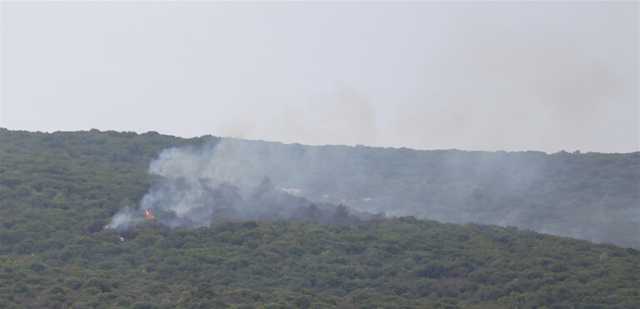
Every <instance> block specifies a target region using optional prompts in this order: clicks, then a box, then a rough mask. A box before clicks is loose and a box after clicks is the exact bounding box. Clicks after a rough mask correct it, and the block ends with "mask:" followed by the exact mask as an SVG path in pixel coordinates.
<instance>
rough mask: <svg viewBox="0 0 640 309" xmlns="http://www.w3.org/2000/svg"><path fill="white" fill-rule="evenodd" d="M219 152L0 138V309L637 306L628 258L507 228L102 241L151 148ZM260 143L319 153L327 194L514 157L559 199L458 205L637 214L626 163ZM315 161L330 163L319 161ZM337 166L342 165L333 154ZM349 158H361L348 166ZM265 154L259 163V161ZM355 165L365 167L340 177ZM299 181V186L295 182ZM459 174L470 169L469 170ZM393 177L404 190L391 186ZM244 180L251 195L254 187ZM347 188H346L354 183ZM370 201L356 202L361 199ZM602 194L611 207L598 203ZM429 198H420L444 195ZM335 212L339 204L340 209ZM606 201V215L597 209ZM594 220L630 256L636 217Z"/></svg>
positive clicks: (639, 293)
mask: <svg viewBox="0 0 640 309" xmlns="http://www.w3.org/2000/svg"><path fill="white" fill-rule="evenodd" d="M217 143H219V140H218V139H217V138H213V137H204V138H197V139H180V138H175V137H170V136H164V135H160V134H157V133H146V134H140V135H139V134H135V133H118V132H99V131H95V130H94V131H90V132H70V133H53V134H44V133H29V132H16V131H9V130H4V129H0V308H69V307H72V308H94V307H98V308H107V307H123V308H175V307H181V308H217V307H229V306H236V307H244V308H253V307H261V306H264V307H267V308H290V307H302V308H305V307H314V308H317V307H327V308H330V307H342V308H360V307H367V308H374V307H388V308H398V307H405V308H409V307H415V308H428V307H434V308H456V307H471V308H473V307H475V308H500V307H504V308H513V307H521V308H533V307H543V306H546V307H557V308H561V307H567V308H570V307H576V306H577V307H585V308H587V307H589V308H616V307H617V308H637V307H639V306H640V267H639V266H638V265H640V252H638V251H637V250H635V249H625V248H621V247H616V246H613V245H599V244H593V243H590V242H587V241H582V240H573V239H569V238H562V237H557V236H549V235H543V234H537V233H534V232H529V231H522V230H517V229H515V228H502V227H494V226H483V225H475V224H466V225H456V224H443V223H438V222H436V221H430V220H418V219H414V218H409V217H405V218H382V217H375V216H374V217H369V218H368V219H367V220H363V221H360V222H359V221H357V220H353V221H339V220H336V221H335V222H331V221H330V220H329V221H327V222H320V221H308V220H288V221H283V220H277V219H269V220H260V219H259V218H258V219H256V220H232V222H224V221H219V222H214V223H213V224H212V225H211V226H210V227H200V228H197V229H186V228H173V229H172V228H169V227H167V226H165V225H162V224H160V223H159V222H145V223H142V224H140V225H138V226H137V227H136V228H132V229H128V230H124V231H118V230H114V229H105V226H106V225H107V224H108V223H109V222H110V221H111V220H112V218H113V216H114V214H116V213H118V211H120V210H121V209H123V208H125V207H136V206H137V205H138V204H139V203H140V201H141V199H142V197H143V196H145V194H146V193H147V192H149V190H150V188H151V187H152V185H153V183H154V182H155V181H156V180H155V179H154V177H153V176H151V175H150V174H149V173H148V168H149V164H150V163H151V162H152V160H154V159H155V158H157V157H158V155H159V154H160V153H161V151H162V150H164V149H167V148H168V147H181V146H187V145H191V147H193V145H196V146H197V147H201V145H216V144H217ZM258 144H259V143H256V145H258ZM266 145H270V146H269V147H270V148H269V149H275V148H279V147H294V148H296V149H298V151H299V152H298V153H299V154H300V153H304V151H301V150H300V149H307V151H311V150H308V149H316V150H313V151H320V153H319V154H320V157H326V158H327V160H329V159H331V160H333V162H335V164H339V165H340V167H341V168H342V169H343V171H342V172H341V174H340V175H338V176H340V177H343V178H341V179H336V186H337V185H338V184H342V185H343V186H344V184H348V183H350V182H349V181H350V180H351V179H355V177H359V176H353V177H354V178H349V177H347V176H346V175H347V173H348V172H349V171H355V170H356V169H365V170H371V171H372V174H371V175H372V176H371V178H370V180H371V184H372V186H373V188H378V190H382V189H380V188H383V187H384V185H383V184H379V186H378V187H376V181H382V182H388V181H390V180H389V179H391V180H393V179H395V180H394V181H393V182H394V183H396V187H397V188H400V187H402V183H411V181H416V182H418V183H423V184H424V183H430V184H432V185H433V186H434V187H436V188H438V190H441V189H442V190H444V189H443V188H444V187H442V186H445V185H442V184H435V183H434V181H435V179H436V178H428V177H427V178H425V179H426V180H420V179H419V177H418V175H419V173H420V169H419V167H421V166H422V168H425V169H427V168H431V169H432V171H438V170H439V167H438V166H439V165H438V162H445V161H446V162H455V165H456V166H458V165H457V164H458V161H457V160H463V161H464V160H467V159H469V160H471V161H470V162H476V161H477V160H480V159H478V158H476V159H473V156H474V155H479V156H480V157H483V158H484V157H486V156H491V155H495V156H496V158H498V159H492V160H490V161H492V162H493V161H494V160H495V163H498V162H502V163H504V164H505V166H507V167H505V170H504V171H503V172H502V173H501V174H499V175H501V176H500V177H505V179H509V180H511V178H509V177H511V176H509V175H511V172H512V171H513V169H512V168H510V167H508V166H511V165H510V164H515V163H513V162H514V161H513V160H515V159H513V158H512V157H511V156H516V157H517V156H518V155H521V156H523V157H526V156H532V157H534V158H536V160H539V161H541V163H540V166H544V169H543V170H545V171H547V170H548V171H549V173H551V171H552V170H554V171H557V174H558V175H557V176H556V177H557V178H552V179H554V181H558V182H556V183H555V184H556V185H557V186H559V187H560V188H559V189H552V185H551V184H553V183H550V184H541V185H543V186H544V187H545V188H547V190H549V191H544V190H543V191H540V192H538V193H535V194H534V193H528V194H530V195H524V197H522V198H523V199H524V198H527V199H529V198H533V197H536V196H542V195H544V193H546V194H547V195H549V196H547V197H545V198H543V199H542V200H540V201H536V202H535V203H534V202H532V201H530V202H528V203H527V204H524V205H523V204H521V203H518V201H520V200H517V199H516V200H514V203H513V206H508V205H507V202H508V201H509V200H508V199H503V200H500V201H501V204H498V205H496V206H491V204H490V201H492V199H491V197H485V198H482V192H484V191H482V190H480V191H477V194H478V199H477V200H478V201H480V202H478V203H479V205H480V206H468V207H481V208H482V209H494V208H495V209H494V210H492V211H496V212H499V211H504V209H507V207H525V206H528V205H530V204H532V203H533V204H536V203H538V204H539V205H543V206H539V208H535V209H537V210H541V209H545V208H544V207H547V208H548V209H551V210H554V209H555V210H554V211H556V212H553V215H557V214H558V213H559V212H560V211H564V212H567V213H574V214H575V213H578V212H581V213H583V216H584V217H586V218H591V216H590V215H588V210H590V209H591V208H588V207H587V206H589V207H592V208H593V207H596V206H594V205H592V204H589V203H591V202H592V199H594V198H595V195H597V194H600V197H601V200H600V201H601V203H603V204H605V206H601V208H597V207H596V208H595V209H605V210H606V209H608V208H611V209H612V211H622V212H623V213H624V211H628V214H633V212H632V211H633V210H635V209H637V204H633V203H636V202H637V191H634V189H635V188H636V186H637V182H634V181H636V180H637V178H636V177H637V172H636V171H635V170H634V168H635V167H636V166H637V162H638V154H620V155H605V154H556V155H551V156H549V155H544V154H538V153H528V154H527V153H525V154H490V153H479V154H478V153H467V152H457V151H436V152H420V151H410V150H402V149H370V148H364V147H357V148H351V147H326V148H323V147H318V148H305V147H304V146H300V145H290V146H283V145H280V144H266ZM203 147H205V146H203ZM206 147H209V146H206ZM212 147H213V146H212ZM274 147H275V148H274ZM325 149H326V150H327V151H329V152H328V153H323V152H322V151H325ZM272 151H274V152H275V151H278V150H272ZM338 153H341V154H339V156H340V159H341V160H338V158H337V157H335V156H338ZM352 153H353V154H359V155H360V156H361V159H357V160H356V159H352V158H350V154H352ZM314 155H315V154H314ZM331 155H333V156H334V157H332V156H331ZM262 156H263V157H264V158H267V159H268V158H269V157H270V156H269V155H267V154H265V153H264V152H263V154H262ZM469 157H471V158H469ZM354 158H356V157H354ZM362 158H368V159H366V160H369V161H366V160H365V159H362ZM426 158H430V159H429V160H435V159H434V158H440V159H438V160H444V161H437V160H436V161H433V162H431V161H429V160H427V159H426ZM353 160H356V162H360V163H362V162H365V161H366V162H371V163H370V164H371V165H366V166H364V165H362V164H354V165H352V164H351V163H352V162H354V161H353ZM359 160H365V161H359ZM451 160H453V161H451ZM474 160H476V161H474ZM545 160H550V161H548V162H547V161H545ZM516 161H517V160H516ZM314 162H325V161H314ZM327 162H328V161H327ZM374 162H375V164H374ZM419 162H422V163H419ZM425 162H427V163H428V162H431V163H429V164H427V163H425ZM510 162H511V163H510ZM517 162H519V161H517ZM549 162H551V163H549ZM560 162H565V163H566V166H565V165H562V164H560ZM374 165H379V167H377V169H376V168H374ZM470 165H471V163H464V164H462V163H461V165H459V166H460V169H459V170H455V171H457V172H456V173H450V174H448V176H446V177H444V176H443V177H441V178H437V179H442V180H443V181H444V182H445V183H446V181H450V183H456V182H457V181H459V180H460V179H466V178H469V177H465V176H464V175H460V174H457V173H462V171H463V170H464V169H465V168H463V167H469V166H470ZM410 166H413V168H410ZM325 170H326V171H327V173H329V171H332V168H328V167H326V166H325ZM410 171H411V172H410ZM300 172H301V173H306V171H305V170H304V169H301V170H300ZM376 173H377V174H376ZM433 173H435V172H433ZM469 173H470V175H475V174H474V173H476V174H477V173H480V171H479V170H474V169H472V168H469ZM545 173H547V172H545ZM409 174H410V175H409ZM247 175H251V173H248V174H247ZM432 175H433V174H432ZM543 175H546V174H544V173H543ZM263 176H269V177H270V178H271V179H272V181H273V183H274V184H275V186H286V188H287V189H288V190H293V188H296V189H299V190H308V189H307V188H306V187H304V188H303V187H302V186H297V187H295V186H294V185H296V184H295V183H285V182H282V180H281V179H280V177H281V176H280V175H279V174H278V173H277V171H275V172H274V173H273V174H268V175H263ZM325 176H327V175H325ZM409 176H410V177H409ZM572 176H575V177H572ZM323 177H324V176H323ZM500 177H497V178H495V179H497V180H496V183H495V186H496V189H497V188H499V187H500V186H505V185H507V183H506V182H505V181H506V180H504V179H503V178H500ZM576 177H577V178H576ZM597 177H600V178H597ZM404 178H406V179H407V180H406V181H404V180H401V179H404ZM305 179H309V178H305ZM317 179H321V178H317ZM322 179H324V178H322ZM451 179H454V180H455V181H454V180H451ZM492 179H493V178H492ZM500 179H502V180H500ZM603 179H604V180H603ZM560 180H565V182H559V181H560ZM255 181H256V182H258V183H260V182H261V181H263V178H262V177H261V178H260V179H257V180H255ZM353 183H354V184H353V188H355V187H357V186H359V185H360V184H358V183H356V182H355V180H353ZM416 186H417V185H416ZM447 186H449V185H447ZM459 186H460V187H461V188H462V187H463V185H462V184H460V185H459ZM317 188H321V189H318V190H317V192H315V193H313V194H309V196H310V197H314V196H315V195H314V194H318V195H319V194H321V193H322V194H326V192H327V190H329V189H331V185H329V184H326V183H325V184H322V183H319V182H318V187H317ZM419 188H420V187H408V188H406V189H405V190H406V191H407V192H408V193H407V194H406V196H407V197H411V198H414V199H416V200H417V199H418V198H419V196H420V194H422V193H421V191H420V190H421V189H419ZM456 188H458V187H456V186H453V185H451V187H450V188H449V189H450V190H452V192H451V193H446V194H449V195H455V190H456ZM597 188H600V189H601V190H605V191H597ZM507 189H509V188H507ZM561 189H562V190H564V191H562V190H561ZM362 190H364V189H362ZM387 190H391V189H387ZM394 190H395V189H394ZM398 190H399V189H398ZM412 190H415V192H414V191H412ZM433 190H436V189H433ZM335 192H341V191H338V190H335ZM353 192H358V191H353ZM374 192H375V190H373V189H371V191H367V192H359V193H358V194H362V196H373V193H374ZM410 192H414V194H415V195H411V194H409V193H410ZM429 192H431V191H429ZM515 192H519V191H513V193H510V194H509V196H516V197H517V196H519V195H518V194H516V193H515ZM561 192H567V194H568V195H566V196H567V199H571V200H572V201H573V202H572V203H573V204H571V203H567V204H562V207H564V208H560V206H558V205H555V204H550V205H548V204H546V203H545V201H556V200H558V201H560V200H562V199H561V198H560V197H559V195H560V193H561ZM604 193H608V194H609V197H607V198H603V196H606V194H604ZM354 194H355V193H354ZM364 194H369V195H364ZM394 194H395V193H394ZM440 194H441V195H437V194H435V193H434V194H432V195H430V196H439V198H442V197H443V196H445V195H442V194H445V193H440ZM552 194H555V195H553V196H552ZM398 196H401V195H398ZM321 197H322V196H320V198H321ZM357 197H358V198H359V197H360V195H357ZM434 198H435V197H431V199H434ZM327 199H329V198H327ZM355 199H356V198H355V197H354V198H352V199H351V200H355ZM372 199H373V197H372ZM342 200H345V201H344V202H345V204H346V205H347V206H351V204H350V203H349V201H348V200H347V199H342ZM612 200H613V201H617V202H611V203H610V204H607V203H605V202H606V201H612ZM407 201H410V199H407ZM328 202H334V201H328ZM338 202H339V201H338ZM388 202H389V204H390V206H389V207H388V209H393V208H396V209H399V210H402V209H414V208H416V207H418V206H417V204H404V202H405V201H404V200H402V199H400V200H398V201H395V200H393V199H389V200H388ZM467 202H469V203H472V202H473V200H470V201H467ZM305 203H306V202H305ZM379 203H382V202H379ZM629 203H632V204H629ZM538 204H536V205H538ZM574 204H575V205H574ZM407 205H409V206H407ZM452 205H453V204H452ZM567 205H574V206H576V207H578V206H580V207H585V208H575V209H571V208H567V207H569V206H567ZM581 205H587V206H581ZM491 207H494V208H491ZM634 207H636V208H634ZM418 208H419V207H418ZM371 209H372V210H378V209H377V208H375V207H374V208H371ZM501 209H502V210H501ZM523 209H525V208H523ZM558 209H564V210H558ZM342 211H344V209H342ZM428 213H429V212H428V211H426V212H424V214H425V217H430V216H429V215H428ZM433 213H434V214H437V213H436V212H433ZM534 214H535V213H534ZM553 215H549V216H553ZM601 215H602V216H604V218H612V219H610V220H614V221H615V220H623V219H624V220H627V221H619V222H617V221H616V222H614V223H620V224H616V225H615V226H611V227H610V228H611V230H612V231H616V233H619V235H618V234H610V235H613V236H615V235H618V236H620V237H621V238H619V239H613V240H619V242H620V243H630V244H634V243H633V241H634V240H637V235H638V234H635V235H631V234H625V233H632V232H633V231H637V225H633V222H635V221H632V220H636V219H634V218H633V217H631V216H629V218H618V217H616V216H614V215H611V216H609V217H607V212H606V211H605V212H604V213H601ZM340 217H344V216H337V218H340ZM434 218H436V219H442V218H439V217H437V216H434ZM479 218H481V217H479ZM563 218H564V217H563ZM483 220H486V219H483ZM539 220H540V222H546V221H545V220H547V219H545V218H544V217H540V218H539ZM576 222H578V223H581V222H586V223H588V222H589V221H588V220H586V221H580V220H578V221H576ZM625 222H626V223H628V224H627V225H625ZM560 223H561V222H560ZM560 223H559V224H560ZM616 229H620V230H616ZM634 229H635V230H634ZM613 236H612V237H613ZM625 237H626V238H625ZM613 240H612V241H613Z"/></svg>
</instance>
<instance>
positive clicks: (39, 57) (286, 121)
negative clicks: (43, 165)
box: [0, 1, 640, 152]
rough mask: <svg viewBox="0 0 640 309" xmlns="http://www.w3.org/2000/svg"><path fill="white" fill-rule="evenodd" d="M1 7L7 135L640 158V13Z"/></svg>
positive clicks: (300, 6)
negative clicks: (109, 133) (96, 134)
mask: <svg viewBox="0 0 640 309" xmlns="http://www.w3.org/2000/svg"><path fill="white" fill-rule="evenodd" d="M0 6H1V7H0V9H1V13H0V14H1V15H0V16H1V23H0V27H1V28H0V44H1V45H0V59H1V61H0V69H1V73H2V74H1V77H0V78H1V79H0V127H6V128H9V129H21V130H30V131H47V132H52V131H69V130H88V129H91V128H97V129H100V130H118V131H136V132H146V131H157V132H160V133H165V134H171V135H178V136H184V137H192V136H200V135H205V134H212V135H216V136H233V137H241V138H249V139H264V140H271V141H282V142H287V143H290V142H299V143H303V144H347V145H356V144H362V145H371V146H385V147H387V146H391V147H409V148H419V149H451V148H456V149H466V150H510V151H517V150H540V151H546V152H556V151H560V150H567V151H575V150H580V151H597V152H631V151H639V150H640V124H639V123H640V98H639V90H638V89H639V88H640V81H639V78H638V75H639V74H638V72H639V71H640V63H639V61H638V58H639V53H640V50H639V41H640V34H639V33H640V30H639V22H638V15H639V9H640V8H639V7H640V4H639V3H638V2H631V1H630V2H589V3H579V2H567V3H562V2H526V3H515V2H492V3H489V2H474V3H464V2H456V3H453V2H448V3H439V2H411V3H398V2H394V3H381V2H376V3H364V2H350V3H338V2H316V3H311V2H296V3H294V2H289V3H284V2H281V3H248V2H243V3H228V2H226V3H221V2H90V3H88V2H85V3H81V2H57V3H53V2H27V3H25V2H11V1H4V2H1V4H0Z"/></svg>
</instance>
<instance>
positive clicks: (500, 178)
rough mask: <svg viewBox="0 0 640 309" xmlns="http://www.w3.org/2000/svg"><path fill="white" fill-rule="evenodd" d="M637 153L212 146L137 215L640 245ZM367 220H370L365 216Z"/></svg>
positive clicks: (154, 168) (178, 166)
mask: <svg viewBox="0 0 640 309" xmlns="http://www.w3.org/2000/svg"><path fill="white" fill-rule="evenodd" d="M638 166H640V154H639V153H631V154H599V153H587V154H580V153H566V152H560V153H556V154H551V155H549V154H545V153H542V152H467V151H457V150H438V151H416V150H409V149H391V148H371V147H348V146H303V145H299V144H281V143H272V142H262V141H246V140H238V139H217V138H211V139H208V140H207V141H205V142H204V143H202V144H200V145H190V146H183V147H179V148H170V149H166V150H164V151H163V152H162V153H161V154H160V155H159V156H158V158H157V159H156V160H154V161H153V162H152V163H151V164H150V167H149V172H150V173H151V174H152V175H154V176H155V182H154V185H153V186H152V188H151V189H150V190H149V192H148V193H147V194H146V195H145V197H144V198H143V199H142V201H141V203H140V210H137V211H132V210H123V211H122V212H120V213H118V214H117V215H116V216H115V217H114V219H113V221H112V223H111V227H117V228H122V227H126V226H127V225H131V224H135V223H136V221H140V220H141V219H140V218H141V214H142V210H143V209H153V210H154V211H156V212H157V213H158V214H159V221H160V222H161V223H164V224H166V225H169V226H206V225H208V224H210V223H211V222H212V221H216V220H256V219H258V220H259V219H296V218H297V219H301V218H307V219H308V218H309V213H312V212H313V211H321V212H323V214H322V215H321V217H322V218H324V219H323V221H324V222H332V221H331V220H332V219H331V218H333V215H332V214H333V213H334V212H335V211H336V206H335V205H340V204H343V205H346V206H347V207H349V208H350V209H351V212H352V213H357V214H359V215H360V217H366V216H369V215H370V214H379V213H385V214H386V215H390V216H416V217H419V218H429V219H435V220H440V221H444V222H454V223H465V222H478V223H487V224H498V225H503V226H518V227H521V228H527V229H533V230H536V231H541V232H546V233H551V234H557V235H563V236H571V237H577V238H583V239H588V240H592V241H605V242H614V243H618V244H623V245H633V246H638V245H640V240H639V239H638V238H637V236H636V235H640V227H639V226H640V225H639V223H640V208H639V207H638V205H639V204H640V193H639V190H638V189H639V188H638V184H639V183H640V170H639V169H638ZM364 214H367V215H364Z"/></svg>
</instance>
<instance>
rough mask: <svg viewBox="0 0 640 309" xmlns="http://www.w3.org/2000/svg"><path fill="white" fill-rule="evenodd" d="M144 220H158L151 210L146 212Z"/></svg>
mask: <svg viewBox="0 0 640 309" xmlns="http://www.w3.org/2000/svg"><path fill="white" fill-rule="evenodd" d="M144 219H145V220H147V221H153V220H155V219H156V216H155V215H154V214H153V212H151V209H145V210H144Z"/></svg>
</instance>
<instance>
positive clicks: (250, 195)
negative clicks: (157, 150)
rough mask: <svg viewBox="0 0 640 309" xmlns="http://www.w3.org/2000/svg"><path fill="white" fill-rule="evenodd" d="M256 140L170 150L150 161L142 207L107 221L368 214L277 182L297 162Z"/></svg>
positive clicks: (118, 225) (121, 224) (337, 219)
mask: <svg viewBox="0 0 640 309" xmlns="http://www.w3.org/2000/svg"><path fill="white" fill-rule="evenodd" d="M263 145H268V144H263ZM254 146H255V145H253V144H252V143H249V142H244V141H240V140H234V139H223V140H219V141H218V140H212V141H210V142H208V143H205V144H204V145H201V146H188V147H183V148H170V149H167V150H164V151H163V152H162V153H161V154H160V155H159V157H158V158H157V159H156V160H154V161H153V162H152V163H151V164H150V167H149V173H150V174H151V175H153V176H154V177H155V179H154V184H153V185H152V187H151V188H150V190H149V192H147V193H146V194H145V196H144V197H143V198H142V200H141V202H140V206H139V209H137V210H134V209H131V208H125V209H123V210H121V211H119V212H118V213H117V214H115V215H114V217H113V218H112V221H111V223H110V224H109V225H108V226H107V227H108V228H112V229H118V230H124V229H128V228H131V227H133V226H135V225H137V224H140V223H142V222H144V221H145V218H144V213H145V211H149V212H150V213H151V214H153V217H154V218H153V221H157V222H159V223H161V224H163V225H167V226H169V227H201V226H209V225H210V224H211V223H212V222H216V221H229V220H232V221H233V220H308V221H314V222H321V223H344V222H347V221H353V220H359V219H358V218H364V216H365V214H360V215H359V216H358V217H356V216H355V213H354V214H349V211H348V209H347V208H346V207H345V206H343V205H339V206H336V205H332V204H329V203H323V202H319V203H318V202H316V203H313V202H311V201H309V200H307V199H305V198H303V197H301V194H302V191H301V190H300V189H297V188H293V187H284V186H276V184H274V183H273V182H272V180H271V178H270V176H271V175H274V176H276V177H277V178H278V179H281V178H282V177H283V176H284V177H288V176H286V175H292V174H293V173H292V172H293V169H292V166H290V165H288V164H289V163H288V162H287V161H280V162H274V161H273V158H274V157H273V156H272V155H271V151H270V149H268V148H261V149H258V148H256V147H254ZM276 149H277V147H275V148H273V150H276ZM267 167H269V168H267Z"/></svg>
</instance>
